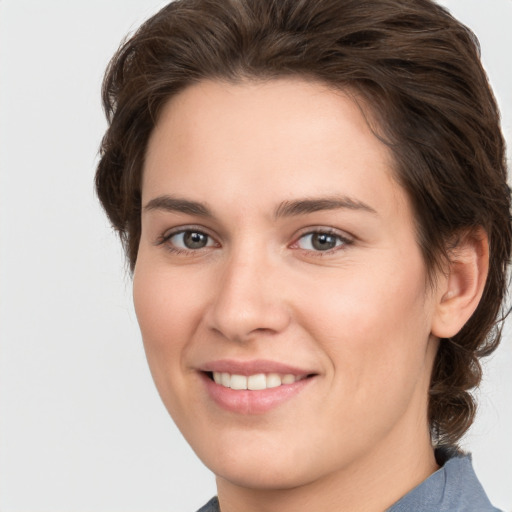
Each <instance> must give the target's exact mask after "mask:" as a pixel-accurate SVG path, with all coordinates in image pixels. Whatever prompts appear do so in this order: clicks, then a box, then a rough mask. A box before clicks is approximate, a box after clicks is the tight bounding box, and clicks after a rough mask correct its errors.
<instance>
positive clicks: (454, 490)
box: [388, 449, 500, 512]
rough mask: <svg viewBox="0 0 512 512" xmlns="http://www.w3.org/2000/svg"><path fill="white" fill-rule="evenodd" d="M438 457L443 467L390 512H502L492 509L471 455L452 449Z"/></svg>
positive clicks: (443, 451)
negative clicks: (417, 511) (415, 511)
mask: <svg viewBox="0 0 512 512" xmlns="http://www.w3.org/2000/svg"><path fill="white" fill-rule="evenodd" d="M436 456H438V457H439V459H441V461H440V462H441V464H442V467H441V468H440V469H439V470H438V471H436V472H435V473H434V474H432V475H430V477H429V478H427V479H426V480H425V481H424V482H422V483H421V484H420V485H419V486H418V487H416V488H415V489H413V490H412V491H411V492H409V493H408V494H406V495H405V496H404V497H403V498H402V499H401V500H399V501H398V502H397V503H395V505H393V506H392V507H391V508H390V509H388V512H409V511H412V510H422V511H424V512H430V511H432V512H500V511H499V510H498V509H497V508H495V507H493V506H492V504H491V502H490V501H489V498H488V497H487V495H486V493H485V491H484V489H483V487H482V485H481V484H480V482H479V481H478V478H477V476H476V474H475V471H474V469H473V464H472V462H471V455H469V454H464V453H462V452H460V451H457V450H453V449H451V450H442V451H441V452H438V453H436ZM443 462H444V463H443Z"/></svg>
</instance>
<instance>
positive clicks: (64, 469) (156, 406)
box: [0, 0, 512, 512]
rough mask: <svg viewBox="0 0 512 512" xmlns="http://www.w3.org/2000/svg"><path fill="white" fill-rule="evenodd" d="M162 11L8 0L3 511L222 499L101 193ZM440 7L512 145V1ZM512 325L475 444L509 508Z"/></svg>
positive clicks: (2, 92)
mask: <svg viewBox="0 0 512 512" xmlns="http://www.w3.org/2000/svg"><path fill="white" fill-rule="evenodd" d="M164 3H165V2H162V1H156V0H107V1H105V0H90V1H88V2H82V1H80V2H79V1H78V0H46V1H40V0H0V229H1V239H0V244H1V245H0V286H1V295H0V336H1V338H0V511H1V512H79V511H87V512H117V511H119V512H120V511H122V512H131V511H133V512H142V511H144V512H151V511H169V512H178V511H182V512H184V511H194V510H196V508H197V507H199V506H200V505H201V504H203V503H204V502H205V501H207V499H208V498H209V497H210V496H211V495H213V494H214V492H215V486H214V479H213V477H212V476H211V475H210V474H209V472H208V471H207V470H206V469H204V468H203V467H202V465H201V463H200V462H199V461H198V460H197V459H196V458H195V456H194V454H193V453H192V451H191V450H190V448H189V447H188V446H187V445H186V443H185V442H184V441H183V439H182V438H181V435H180V434H179V432H178V431H177V430H176V428H175V427H174V425H173V423H172V421H171V420H170V419H169V418H168V416H167V413H166V412H165V410H164V407H163V406H162V404H161V403H160V401H159V398H158V396H157V393H156V391H155V389H154V386H153V383H152V381H151V378H150V375H149V371H148V370H147V368H146V362H145V357H144V353H143V350H142V345H141V341H140V337H139V333H138V328H137V322H136V319H135V315H134V312H133V309H132V305H131V290H130V279H129V277H128V276H127V274H126V273H125V269H124V265H123V256H122V254H121V250H120V247H119V245H118V242H117V240H116V239H115V237H114V235H113V234H112V232H111V230H110V228H109V226H108V224H107V222H106V220H105V219H104V217H103V215H102V212H101V211H100V208H99V206H98V204H97V201H96V198H95V196H94V192H93V175H94V168H95V164H96V161H97V149H98V145H99V141H100V138H101V135H102V132H103V130H104V128H105V122H104V120H103V114H102V112H101V109H100V99H99V89H100V82H101V77H102V73H103V70H104V68H105V66H106V64H107V61H108V59H109V57H110V56H111V55H112V53H113V52H114V50H115V49H116V48H117V45H118V43H119V41H120V40H121V38H122V37H123V36H124V35H125V34H126V33H127V32H128V31H130V30H133V29H134V28H135V27H136V26H138V24H139V23H140V22H141V21H142V20H144V19H145V18H146V17H148V16H149V15H150V14H152V13H154V12H155V11H156V10H157V9H158V8H159V7H161V6H163V5H164ZM443 3H444V4H446V5H447V6H448V7H450V8H451V9H452V10H453V13H454V14H455V15H456V16H458V17H460V18H461V19H462V20H463V21H464V22H465V23H467V24H468V25H469V26H470V27H471V28H473V30H474V31H475V32H476V33H477V35H478V36H479V38H480V41H481V44H482V51H483V60H484V63H485V65H486V68H487V70H488V73H489V75H490V79H491V82H492V84H493V85H494V87H495V91H496V94H497V97H498V100H499V102H500V104H501V108H502V111H503V126H504V130H505V133H506V136H507V138H508V141H509V144H510V145H512V69H511V68H512V63H511V59H510V52H511V49H512V26H511V25H512V0H485V1H484V0H445V1H444V2H443ZM510 155H511V153H510V151H509V158H510ZM510 326H512V323H510V322H509V328H508V334H507V335H506V337H505V340H504V343H503V345H502V346H501V348H500V349H499V350H498V351H497V353H496V355H495V356H494V357H493V358H492V360H490V361H489V362H488V363H487V364H486V367H485V370H486V377H485V382H484V385H483V386H482V388H481V391H480V392H479V396H480V403H481V407H480V409H481V410H480V414H479V417H478V421H477V423H476V424H475V426H474V428H473V429H472V431H471V434H470V435H469V436H468V437H467V438H466V441H465V446H466V447H467V448H469V449H471V451H472V452H473V454H474V462H475V466H476V469H477V472H478V474H479V476H480V478H481V480H482V482H483V484H484V486H485V487H486V489H487V490H488V492H489V495H490V496H491V498H492V500H493V501H494V503H495V504H496V505H497V506H500V507H502V508H504V509H505V510H507V511H510V510H512V485H511V481H512V329H511V327H510Z"/></svg>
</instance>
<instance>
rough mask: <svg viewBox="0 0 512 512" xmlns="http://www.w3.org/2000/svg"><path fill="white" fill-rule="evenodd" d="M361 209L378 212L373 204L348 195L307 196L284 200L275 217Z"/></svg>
mask: <svg viewBox="0 0 512 512" xmlns="http://www.w3.org/2000/svg"><path fill="white" fill-rule="evenodd" d="M339 209H345V210H361V211H365V212H368V213H373V214H377V212H376V210H374V209H373V208H372V207H371V206H369V205H367V204H366V203H363V202H362V201H359V200H357V199H353V198H350V197H347V196H334V197H321V198H311V199H308V198H305V199H299V200H296V201H284V202H283V203H281V204H280V205H279V207H278V208H277V209H276V212H275V214H274V217H275V218H276V219H278V218H280V217H293V216H296V215H305V214H308V213H314V212H319V211H323V210H339Z"/></svg>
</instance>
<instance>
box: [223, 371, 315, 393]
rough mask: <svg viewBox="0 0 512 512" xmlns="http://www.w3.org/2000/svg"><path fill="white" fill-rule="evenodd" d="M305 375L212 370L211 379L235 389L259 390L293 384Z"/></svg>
mask: <svg viewBox="0 0 512 512" xmlns="http://www.w3.org/2000/svg"><path fill="white" fill-rule="evenodd" d="M305 377H306V376H305V375H301V376H299V375H293V374H291V373H286V374H279V373H267V374H265V373H256V374H254V375H238V374H230V373H227V372H213V380H214V381H215V383H216V384H219V385H220V386H223V387H225V388H230V389H235V390H245V389H248V390H251V391H261V390H264V389H272V388H278V387H279V386H283V385H288V384H294V383H295V382H297V381H299V380H301V379H303V378H305Z"/></svg>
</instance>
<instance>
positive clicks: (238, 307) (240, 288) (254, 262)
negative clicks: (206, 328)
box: [209, 242, 289, 341]
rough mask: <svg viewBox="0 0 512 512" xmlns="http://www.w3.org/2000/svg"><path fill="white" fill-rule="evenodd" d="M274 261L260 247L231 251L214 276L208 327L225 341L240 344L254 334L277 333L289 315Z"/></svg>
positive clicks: (255, 245)
mask: <svg viewBox="0 0 512 512" xmlns="http://www.w3.org/2000/svg"><path fill="white" fill-rule="evenodd" d="M277 275H278V268H277V262H276V261H275V259H274V258H272V257H271V256H270V254H269V252H268V251H267V250H266V248H265V247H264V244H256V243H251V242H249V243H245V244H240V245H239V246H237V247H236V248H233V250H232V251H230V253H229V254H228V255H226V259H225V261H224V262H223V268H222V271H221V272H219V275H218V277H217V279H218V281H217V283H218V286H217V290H216V294H215V297H214V298H213V302H212V305H211V311H210V313H211V314H210V319H209V321H210V324H211V325H210V326H211V327H212V328H213V329H214V330H216V331H218V332H220V333H222V335H223V336H224V337H226V338H229V339H232V340H236V341H243V340H245V339H247V338H248V337H250V336H251V335H254V334H255V333H257V332H260V333H261V332H263V331H264V332H267V333H271V332H274V333H276V332H279V331H281V330H283V329H284V328H285V327H286V326H287V325H288V322H289V312H288V308H287V305H286V303H285V301H284V297H283V295H282V293H280V290H279V284H278V282H277Z"/></svg>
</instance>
